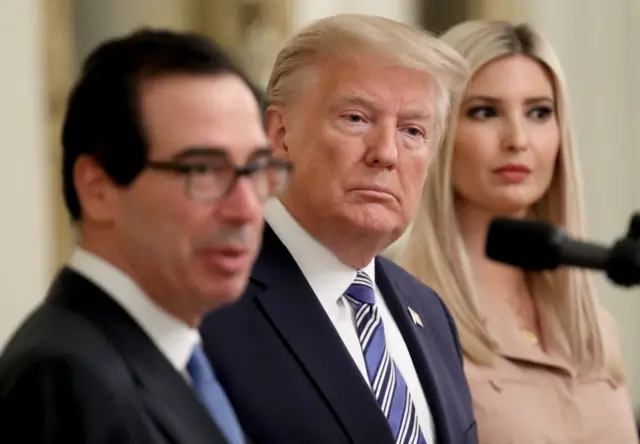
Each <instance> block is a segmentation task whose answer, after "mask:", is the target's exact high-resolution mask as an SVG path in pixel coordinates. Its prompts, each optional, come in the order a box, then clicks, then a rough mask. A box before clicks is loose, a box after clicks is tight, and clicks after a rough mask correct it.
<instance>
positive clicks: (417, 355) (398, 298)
mask: <svg viewBox="0 0 640 444" xmlns="http://www.w3.org/2000/svg"><path fill="white" fill-rule="evenodd" d="M376 284H377V286H378V288H379V289H380V292H381V293H382V295H383V296H384V300H385V302H386V304H387V307H388V308H389V311H390V312H391V315H392V316H393V319H394V320H395V321H396V324H397V326H398V329H399V330H400V333H401V334H402V337H403V338H404V342H405V344H406V345H407V348H408V349H409V354H410V355H411V360H412V361H413V365H414V367H415V369H416V372H417V373H418V378H419V379H420V383H421V385H422V390H423V391H424V393H425V396H426V398H427V403H428V404H429V410H430V411H431V414H432V415H433V420H434V423H435V431H436V436H437V441H438V442H439V443H451V442H452V437H451V436H450V432H449V427H444V426H443V425H444V424H447V417H446V413H445V400H444V398H443V397H442V396H443V395H442V392H441V390H438V387H439V386H444V385H446V382H444V380H443V378H446V375H443V374H442V371H441V370H440V369H439V368H438V367H437V365H435V363H437V362H438V359H437V357H432V356H430V354H431V353H435V352H437V350H438V346H437V344H435V343H433V338H434V337H437V332H436V334H435V335H432V334H431V333H432V332H431V331H430V330H431V329H430V325H429V323H428V322H425V321H426V320H427V319H428V317H427V316H426V313H421V312H420V309H419V307H421V306H422V304H419V303H417V301H416V302H414V300H413V299H414V298H413V295H408V294H406V293H403V292H402V291H401V290H400V289H399V288H398V287H397V286H396V285H394V283H393V281H392V280H391V279H390V278H389V275H388V274H387V270H386V268H385V265H384V263H383V262H382V261H380V260H378V259H376ZM409 309H411V310H412V311H413V312H414V313H415V314H416V315H418V316H419V317H420V320H421V322H422V326H420V325H417V324H416V322H414V319H413V317H412V315H411V312H410V310H409Z"/></svg>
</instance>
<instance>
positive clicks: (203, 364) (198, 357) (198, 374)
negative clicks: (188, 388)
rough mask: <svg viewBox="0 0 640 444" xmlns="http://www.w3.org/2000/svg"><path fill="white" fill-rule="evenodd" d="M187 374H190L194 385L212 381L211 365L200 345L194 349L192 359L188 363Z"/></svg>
mask: <svg viewBox="0 0 640 444" xmlns="http://www.w3.org/2000/svg"><path fill="white" fill-rule="evenodd" d="M187 372H189V376H191V380H192V381H193V383H194V385H199V384H202V383H204V382H205V381H207V380H209V379H211V375H212V371H211V365H210V364H209V361H208V359H207V357H206V356H205V354H204V350H203V349H202V346H201V345H200V344H198V345H197V346H196V347H195V348H194V349H193V353H192V354H191V359H189V362H187Z"/></svg>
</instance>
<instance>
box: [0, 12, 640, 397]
mask: <svg viewBox="0 0 640 444" xmlns="http://www.w3.org/2000/svg"><path fill="white" fill-rule="evenodd" d="M341 12H364V13H369V14H378V15H384V16H387V17H390V18H393V19H396V20H400V21H403V22H406V23H411V24H414V25H421V26H426V27H427V28H429V29H431V30H435V31H443V30H446V29H447V28H448V27H449V26H451V25H453V24H455V23H457V22H459V21H462V20H465V19H468V18H484V17H487V18H500V19H511V20H516V21H529V22H532V23H533V24H534V25H536V26H538V27H539V28H540V29H541V30H542V31H543V32H544V33H545V34H546V35H547V36H548V38H549V39H550V40H551V41H552V43H553V44H554V46H555V47H556V49H557V51H558V53H559V55H560V59H561V60H562V62H563V65H564V68H565V72H566V76H567V79H568V84H569V93H570V98H571V108H570V111H571V115H572V117H573V121H574V127H575V133H576V136H577V140H578V147H579V150H580V154H581V158H582V163H583V167H584V182H585V197H586V203H587V209H588V223H589V228H590V233H591V236H592V238H594V239H597V240H601V241H605V242H610V241H611V240H612V239H613V238H614V237H616V236H618V235H620V234H622V233H623V231H625V230H626V226H627V224H628V218H629V216H630V214H631V212H632V211H633V210H634V209H640V174H637V170H638V169H640V81H639V80H640V29H638V27H637V26H633V25H634V24H637V23H640V2H638V1H635V0H612V1H610V2H603V1H601V0H562V1H558V0H350V1H344V0H322V1H320V0H109V1H105V0H20V1H4V2H1V3H0V54H2V56H3V60H5V63H4V64H3V65H4V66H3V71H2V82H0V91H1V93H2V94H1V97H2V98H3V100H2V101H1V102H0V128H1V129H2V131H1V132H0V137H2V139H3V140H2V155H3V157H2V161H1V162H0V172H1V173H2V174H0V196H2V198H1V201H0V202H1V203H2V208H3V212H2V218H1V222H0V236H1V238H0V239H1V243H0V245H2V249H1V250H0V346H1V344H2V343H4V341H5V340H6V339H7V336H8V335H9V334H10V332H11V331H12V330H13V329H14V328H15V326H16V324H17V323H18V322H19V321H20V320H21V319H22V318H23V317H24V316H25V314H26V313H27V312H28V311H29V310H30V309H31V308H32V307H33V306H34V305H35V304H36V303H37V302H39V301H40V300H41V299H42V296H43V294H44V292H45V291H46V288H47V286H48V283H49V280H50V279H51V277H52V275H53V273H54V272H55V270H56V269H57V268H58V267H59V266H60V264H62V263H63V262H64V260H65V259H66V257H67V255H68V252H69V249H70V247H71V246H72V243H73V242H72V235H71V230H70V229H69V225H68V221H67V218H66V215H65V212H64V208H63V207H62V202H61V199H60V197H59V181H58V176H59V169H60V167H59V130H60V122H61V119H62V116H63V113H64V109H65V100H66V94H67V93H68V89H69V87H70V85H71V82H72V81H73V79H74V76H75V75H76V72H77V69H78V67H79V64H80V62H81V60H82V58H83V57H85V56H86V55H87V54H88V52H90V51H91V50H92V49H93V48H94V47H95V46H96V45H97V44H98V43H99V42H101V41H102V40H104V39H106V38H109V37H112V36H114V35H118V34H122V33H125V32H128V31H130V30H132V29H134V28H136V27H139V26H143V25H148V26H165V27H170V28H175V29H191V30H196V31H201V32H204V33H206V34H208V35H209V36H211V37H213V38H215V39H216V40H218V41H219V42H220V43H222V44H223V45H225V46H227V47H228V48H229V49H230V50H232V51H234V53H235V54H236V55H237V57H238V59H239V60H240V61H241V63H242V64H243V65H244V66H245V67H246V68H247V69H248V70H249V71H250V73H251V74H252V75H253V76H254V78H255V79H256V80H257V81H258V82H260V83H261V84H265V83H266V80H267V78H268V75H269V71H270V69H271V63H272V62H273V58H274V57H275V54H276V53H277V51H278V49H279V48H280V46H281V45H282V44H283V42H284V41H285V40H286V38H287V36H289V35H290V34H291V33H292V32H293V31H295V30H296V29H298V28H299V27H300V26H303V25H305V24H307V23H309V22H310V21H312V20H314V19H316V18H320V17H323V16H327V15H331V14H336V13H341ZM598 279H599V281H598V282H599V287H600V290H601V299H602V301H603V303H604V304H605V305H606V307H607V308H608V309H609V310H610V311H611V312H612V314H613V315H614V317H615V318H616V320H617V321H618V325H619V329H620V336H621V340H622V344H623V353H624V357H625V361H626V363H627V367H628V371H629V377H630V390H631V395H632V399H633V402H634V405H635V406H636V408H638V407H640V347H638V346H636V345H635V344H634V340H635V338H637V337H639V336H640V322H638V321H637V320H636V318H637V317H638V316H639V315H640V290H622V289H620V288H616V287H613V286H612V285H610V284H609V283H608V282H607V281H606V280H605V279H604V278H602V276H598Z"/></svg>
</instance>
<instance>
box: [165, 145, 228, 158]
mask: <svg viewBox="0 0 640 444" xmlns="http://www.w3.org/2000/svg"><path fill="white" fill-rule="evenodd" d="M227 152H228V150H227V149H226V148H224V147H221V146H206V145H202V146H192V147H188V148H185V149H183V150H182V151H180V152H179V153H177V154H175V155H174V156H173V159H174V160H182V159H185V158H189V157H216V158H219V157H227Z"/></svg>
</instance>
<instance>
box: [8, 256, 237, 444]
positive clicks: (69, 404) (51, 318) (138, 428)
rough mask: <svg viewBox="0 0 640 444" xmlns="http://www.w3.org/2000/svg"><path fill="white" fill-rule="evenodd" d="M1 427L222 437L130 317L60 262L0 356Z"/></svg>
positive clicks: (199, 440) (20, 431) (81, 436)
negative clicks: (42, 297)
mask: <svg viewBox="0 0 640 444" xmlns="http://www.w3.org/2000/svg"><path fill="white" fill-rule="evenodd" d="M0 433H1V437H0V441H2V443H3V444H4V443H6V444H9V443H25V444H26V443H29V444H44V443H51V444H54V443H56V444H58V443H60V444H62V443H64V444H80V443H82V444H91V443H96V444H97V443H100V444H107V443H109V444H111V443H114V444H116V443H117V444H133V443H135V444H147V443H148V444H164V443H176V444H177V443H180V444H212V443H224V442H226V440H225V439H224V438H223V437H222V435H221V433H220V431H219V430H218V428H217V427H216V425H215V423H214V422H213V420H212V419H211V417H210V416H209V414H208V412H207V410H206V409H205V408H204V407H203V405H202V404H201V403H200V401H199V400H198V399H197V398H196V395H195V393H194V392H193V390H192V389H191V388H190V387H189V385H188V384H187V383H186V381H185V380H184V378H183V377H182V376H181V375H180V374H179V373H178V372H177V371H176V370H175V369H174V367H173V366H172V365H171V363H170V362H169V361H168V360H167V359H166V358H165V357H164V355H162V353H161V352H160V350H158V348H157V347H156V346H155V345H154V344H153V343H152V342H151V340H150V339H149V338H148V337H147V336H146V334H145V333H144V332H143V331H142V330H141V329H140V327H139V326H138V325H137V324H136V322H135V321H134V320H133V319H132V318H131V317H130V316H129V315H128V314H127V313H126V312H125V311H124V310H123V309H122V308H120V306H119V305H118V304H117V303H116V302H114V301H113V300H112V299H111V298H110V297H109V296H108V295H107V294H105V293H104V292H103V291H102V290H100V289H99V288H98V287H96V286H95V285H94V284H92V283H91V282H90V281H88V280H87V279H85V278H83V277H81V276H80V275H79V274H77V273H75V272H73V271H71V270H70V269H67V268H65V269H63V270H62V271H61V273H60V274H59V276H58V277H57V279H56V280H55V281H54V283H53V286H52V288H51V290H50V292H49V295H48V297H47V298H46V300H45V301H44V302H43V304H42V305H41V306H40V307H39V308H37V309H36V310H35V311H34V313H33V314H32V315H31V316H30V317H29V318H28V319H27V320H26V321H25V322H24V324H23V325H22V326H21V327H20V329H19V330H18V331H17V333H16V334H15V335H14V337H13V338H12V339H11V340H10V341H9V343H8V344H7V346H6V348H5V350H4V352H3V354H2V356H1V357H0Z"/></svg>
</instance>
